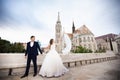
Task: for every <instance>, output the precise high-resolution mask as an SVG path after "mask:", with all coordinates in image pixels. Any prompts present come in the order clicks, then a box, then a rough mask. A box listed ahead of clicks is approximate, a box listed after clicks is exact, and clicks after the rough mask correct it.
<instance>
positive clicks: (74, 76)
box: [0, 59, 120, 80]
mask: <svg viewBox="0 0 120 80" xmlns="http://www.w3.org/2000/svg"><path fill="white" fill-rule="evenodd" d="M69 70H70V71H69V72H68V73H66V74H65V75H63V76H61V77H58V78H45V77H41V76H39V75H37V76H36V77H33V76H32V74H30V75H29V76H28V77H27V78H24V79H20V76H21V75H20V76H8V77H0V80H120V59H117V60H111V61H107V62H102V63H96V64H90V65H85V66H77V67H71V68H69Z"/></svg>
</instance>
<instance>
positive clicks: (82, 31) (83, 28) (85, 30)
mask: <svg viewBox="0 0 120 80" xmlns="http://www.w3.org/2000/svg"><path fill="white" fill-rule="evenodd" d="M75 33H78V34H92V35H93V33H92V32H91V31H90V30H89V29H88V28H87V27H86V25H82V26H81V27H80V28H78V29H76V30H75Z"/></svg>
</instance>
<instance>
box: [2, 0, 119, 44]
mask: <svg viewBox="0 0 120 80" xmlns="http://www.w3.org/2000/svg"><path fill="white" fill-rule="evenodd" d="M58 12H60V20H61V24H62V27H64V29H65V32H68V33H71V32H72V30H71V29H72V22H73V21H74V23H75V27H76V28H79V27H80V26H82V25H84V24H85V25H86V26H87V27H88V28H89V29H90V30H91V31H92V32H93V34H94V35H95V36H100V35H103V34H108V33H115V34H119V33H120V29H119V27H120V0H0V37H2V38H3V39H7V40H9V41H11V42H27V41H29V37H30V36H31V35H35V36H36V40H39V41H41V42H42V43H48V41H49V39H50V38H54V35H55V24H56V21H57V15H58Z"/></svg>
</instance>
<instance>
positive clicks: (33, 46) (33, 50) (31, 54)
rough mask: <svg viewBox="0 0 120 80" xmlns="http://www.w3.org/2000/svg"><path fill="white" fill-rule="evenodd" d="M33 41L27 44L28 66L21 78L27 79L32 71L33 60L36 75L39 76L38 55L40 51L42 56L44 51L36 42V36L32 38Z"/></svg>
mask: <svg viewBox="0 0 120 80" xmlns="http://www.w3.org/2000/svg"><path fill="white" fill-rule="evenodd" d="M30 39H31V41H30V42H28V43H27V48H26V53H25V58H26V57H27V65H26V71H25V74H24V75H23V76H21V78H24V77H27V76H28V73H29V69H30V63H31V60H32V61H33V65H34V75H33V76H36V75H37V55H38V50H39V51H40V53H41V54H42V51H41V49H40V46H39V44H38V42H35V36H31V37H30Z"/></svg>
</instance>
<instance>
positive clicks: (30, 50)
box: [25, 42, 42, 56]
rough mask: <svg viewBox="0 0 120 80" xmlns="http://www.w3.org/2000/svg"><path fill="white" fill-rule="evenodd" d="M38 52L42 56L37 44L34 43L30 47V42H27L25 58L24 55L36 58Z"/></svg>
mask: <svg viewBox="0 0 120 80" xmlns="http://www.w3.org/2000/svg"><path fill="white" fill-rule="evenodd" d="M38 50H39V51H40V53H41V54H42V50H41V49H40V46H39V44H38V42H34V44H33V46H32V47H31V46H30V42H28V43H27V48H26V52H25V56H26V55H35V56H37V55H38Z"/></svg>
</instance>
